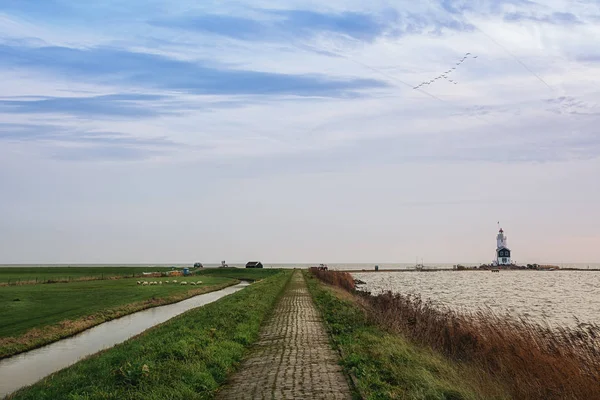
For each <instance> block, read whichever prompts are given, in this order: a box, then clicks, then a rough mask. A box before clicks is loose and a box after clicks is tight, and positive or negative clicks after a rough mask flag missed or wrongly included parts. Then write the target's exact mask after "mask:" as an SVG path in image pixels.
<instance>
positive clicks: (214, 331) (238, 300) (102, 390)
mask: <svg viewBox="0 0 600 400" xmlns="http://www.w3.org/2000/svg"><path fill="white" fill-rule="evenodd" d="M290 276H291V271H285V272H281V273H278V274H275V275H273V276H271V277H269V278H267V279H264V280H262V281H259V282H257V283H254V284H253V285H251V286H249V287H247V288H245V289H244V290H242V291H239V292H237V293H235V294H232V295H230V296H227V297H225V298H223V299H221V300H219V301H217V302H214V303H211V304H208V305H206V306H204V307H200V308H197V309H193V310H190V311H188V312H186V313H184V314H181V315H180V316H178V317H175V318H173V319H171V320H169V321H167V322H165V323H163V324H161V325H159V326H157V327H154V328H152V329H150V330H148V331H146V332H144V333H143V334H141V335H139V336H137V337H135V338H133V339H130V340H128V341H126V342H125V343H122V344H120V345H117V346H115V347H113V348H111V349H108V350H106V351H103V352H101V353H98V354H96V355H94V356H91V357H89V358H87V359H85V360H83V361H80V362H78V363H77V364H75V365H73V366H71V367H69V368H66V369H64V370H62V371H59V372H57V373H56V374H53V375H51V376H50V377H47V378H46V379H44V380H42V381H40V382H38V383H36V384H34V385H32V386H30V387H27V388H24V389H21V390H20V391H17V392H15V393H14V394H13V395H11V396H10V397H9V398H11V399H36V400H43V399H108V398H110V399H123V400H128V399H144V400H153V399H207V398H211V397H212V396H213V394H214V393H215V391H216V390H217V389H218V388H219V386H220V385H222V384H223V383H224V382H225V379H226V377H227V375H228V374H229V373H231V372H232V371H233V369H234V368H235V367H236V366H237V365H238V363H239V362H240V361H241V359H242V357H243V356H244V354H245V351H246V348H247V347H248V346H249V345H251V344H252V343H254V342H255V341H256V340H257V339H258V335H259V330H260V326H261V323H262V322H263V321H264V320H265V318H266V317H267V316H268V314H269V313H270V312H271V311H272V309H273V307H274V306H275V303H276V300H277V298H278V297H279V295H280V294H281V292H282V290H283V289H284V287H285V285H286V284H287V282H288V281H289V278H290Z"/></svg>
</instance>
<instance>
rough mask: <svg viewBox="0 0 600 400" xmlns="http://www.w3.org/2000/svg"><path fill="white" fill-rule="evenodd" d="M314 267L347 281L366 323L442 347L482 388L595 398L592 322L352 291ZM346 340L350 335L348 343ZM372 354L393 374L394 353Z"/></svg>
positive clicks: (599, 393) (598, 331) (598, 378)
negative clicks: (576, 323) (540, 320)
mask: <svg viewBox="0 0 600 400" xmlns="http://www.w3.org/2000/svg"><path fill="white" fill-rule="evenodd" d="M315 273H316V274H317V275H319V276H320V278H321V279H323V280H324V281H327V282H328V283H330V284H335V285H337V286H340V287H347V288H350V291H349V292H348V291H346V292H344V293H345V294H346V296H347V297H348V298H350V299H351V300H352V301H351V303H352V304H355V305H356V306H357V307H360V308H362V309H363V310H365V312H364V313H363V316H364V318H365V319H364V321H366V323H367V324H368V325H369V326H375V327H377V329H380V330H381V331H384V332H387V334H388V335H392V336H393V337H395V338H396V339H395V340H397V339H398V338H401V339H402V340H406V339H408V340H409V341H410V343H413V344H414V345H416V346H420V347H426V348H428V349H430V351H433V352H435V353H437V354H438V355H442V356H443V358H444V359H445V360H446V361H445V362H446V363H447V364H448V365H452V366H456V367H457V368H459V369H463V368H464V369H465V370H466V371H471V372H467V373H463V374H461V376H463V377H469V378H475V382H476V383H479V384H478V386H479V387H481V388H483V389H485V390H488V388H490V382H492V378H493V381H494V382H496V385H497V386H496V387H497V388H498V389H499V388H503V391H504V393H507V394H508V396H509V398H513V399H520V400H521V399H523V400H527V399H544V400H551V399H561V400H566V399H600V385H598V382H600V342H598V338H599V337H600V327H598V326H593V325H585V326H580V327H577V328H558V329H556V328H549V327H546V326H541V325H537V324H534V323H531V322H529V321H524V320H520V319H516V318H510V317H505V316H497V315H495V314H493V313H491V312H490V311H486V310H482V311H479V312H477V313H471V314H465V313H458V312H455V311H452V310H449V309H445V308H439V307H435V306H433V305H432V304H430V303H428V302H423V301H422V300H421V299H420V298H418V297H411V296H403V295H400V294H395V295H394V294H391V293H384V294H381V295H378V296H370V295H366V294H358V295H353V294H351V291H352V288H351V287H352V286H353V280H352V277H351V276H350V275H349V274H339V273H335V272H334V273H332V272H315ZM330 296H331V292H330ZM332 301H333V300H332ZM329 307H332V306H331V304H330V305H329ZM356 309H358V308H356ZM334 317H335V315H334ZM342 322H343V321H342ZM342 326H343V325H342ZM404 338H406V339H404ZM352 340H353V337H352V336H351V337H350V339H349V341H350V343H352ZM342 347H343V346H342ZM360 351H361V350H360V349H359V350H358V352H359V354H360ZM374 359H375V361H374V362H379V363H383V364H381V365H382V366H383V367H382V370H383V371H388V372H389V379H390V382H394V380H395V379H397V376H398V375H397V374H398V371H395V370H394V368H395V367H396V366H397V364H398V361H397V360H396V361H394V360H390V358H389V357H387V356H386V355H385V354H380V355H377V356H375V357H374ZM392 371H393V372H392ZM498 385H499V386H498ZM367 386H368V385H367ZM489 393H493V392H489ZM497 393H498V395H502V392H497ZM440 398H443V397H440ZM480 398H484V399H487V398H491V396H490V395H489V394H488V395H481V397H480Z"/></svg>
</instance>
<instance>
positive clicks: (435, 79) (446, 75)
mask: <svg viewBox="0 0 600 400" xmlns="http://www.w3.org/2000/svg"><path fill="white" fill-rule="evenodd" d="M469 56H470V57H471V58H477V57H478V56H473V55H471V53H466V54H465V55H464V57H463V58H461V59H460V60H459V61H458V62H457V63H456V66H459V65H460V64H462V63H463V62H464V61H465V60H466V59H467V58H469ZM456 66H455V67H452V68H450V69H449V70H448V71H445V72H444V73H442V74H440V75H439V76H436V77H435V78H433V79H432V80H430V81H424V82H421V83H419V84H418V85H417V86H415V87H414V88H413V89H419V88H420V87H421V86H424V85H431V84H432V83H434V82H435V81H437V80H438V79H446V80H448V82H450V83H453V84H455V85H456V84H457V83H458V82H456V81H455V80H453V79H450V78H449V75H450V74H451V73H452V72H454V70H456Z"/></svg>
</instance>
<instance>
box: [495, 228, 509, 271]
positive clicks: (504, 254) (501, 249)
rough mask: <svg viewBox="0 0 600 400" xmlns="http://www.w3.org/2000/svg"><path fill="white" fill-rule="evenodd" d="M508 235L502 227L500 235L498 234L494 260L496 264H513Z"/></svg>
mask: <svg viewBox="0 0 600 400" xmlns="http://www.w3.org/2000/svg"><path fill="white" fill-rule="evenodd" d="M506 239H507V238H506V236H504V230H503V229H502V228H500V230H499V231H498V236H496V259H495V260H494V264H495V265H511V264H512V262H511V261H510V249H509V248H508V245H507V243H506Z"/></svg>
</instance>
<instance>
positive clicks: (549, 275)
mask: <svg viewBox="0 0 600 400" xmlns="http://www.w3.org/2000/svg"><path fill="white" fill-rule="evenodd" d="M352 275H353V276H354V277H355V278H358V279H361V280H363V281H365V282H366V283H367V284H366V287H365V290H368V291H371V292H372V293H373V294H376V293H381V292H382V291H388V290H391V291H392V292H395V293H402V294H419V295H421V297H422V298H423V299H428V300H431V301H433V302H434V303H435V304H439V305H445V306H448V307H450V308H453V309H457V310H475V309H477V308H482V307H489V308H491V309H492V310H493V311H495V312H497V313H502V314H505V313H510V314H512V315H521V316H526V317H529V318H532V319H535V320H537V321H542V320H544V321H547V322H548V323H550V324H551V325H557V324H561V325H569V326H574V325H576V324H577V323H576V320H575V317H576V318H578V319H579V321H580V322H582V323H600V312H599V310H600V272H595V271H590V272H585V271H500V272H499V273H492V272H490V271H439V272H416V271H414V272H371V273H353V274H352Z"/></svg>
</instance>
